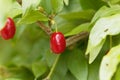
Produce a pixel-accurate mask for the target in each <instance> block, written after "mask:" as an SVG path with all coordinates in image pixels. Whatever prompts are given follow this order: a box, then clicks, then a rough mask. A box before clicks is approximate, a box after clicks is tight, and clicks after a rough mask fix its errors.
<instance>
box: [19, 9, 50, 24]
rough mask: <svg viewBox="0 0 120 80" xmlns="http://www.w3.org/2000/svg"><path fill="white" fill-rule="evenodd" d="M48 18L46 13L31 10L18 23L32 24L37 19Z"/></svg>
mask: <svg viewBox="0 0 120 80" xmlns="http://www.w3.org/2000/svg"><path fill="white" fill-rule="evenodd" d="M47 20H48V18H47V17H46V16H45V15H44V14H42V13H40V12H39V11H34V10H29V12H27V13H26V14H25V15H24V16H23V17H22V19H20V21H19V22H18V23H17V24H18V25H19V24H31V23H34V22H36V21H47Z"/></svg>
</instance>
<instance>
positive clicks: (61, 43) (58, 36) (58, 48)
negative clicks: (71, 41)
mask: <svg viewBox="0 0 120 80" xmlns="http://www.w3.org/2000/svg"><path fill="white" fill-rule="evenodd" d="M50 47H51V50H52V51H53V52H54V53H55V54H61V53H62V52H64V50H65V48H66V41H65V37H64V35H63V34H62V33H61V32H54V33H52V35H51V38H50Z"/></svg>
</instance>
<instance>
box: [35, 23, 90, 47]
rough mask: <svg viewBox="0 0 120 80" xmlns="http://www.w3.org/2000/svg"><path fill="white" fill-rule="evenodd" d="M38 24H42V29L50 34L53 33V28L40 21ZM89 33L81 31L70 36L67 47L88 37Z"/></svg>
mask: <svg viewBox="0 0 120 80" xmlns="http://www.w3.org/2000/svg"><path fill="white" fill-rule="evenodd" d="M37 23H38V25H39V26H40V28H41V29H43V30H44V31H45V32H46V33H47V34H48V35H49V36H50V35H51V34H52V30H51V29H50V28H49V27H47V26H45V25H44V24H43V23H42V22H40V21H38V22H37ZM88 35H89V33H88V32H81V33H79V34H76V35H73V36H71V37H69V38H67V39H66V47H68V46H70V45H72V44H74V43H76V42H78V41H79V40H81V39H84V38H86V37H88Z"/></svg>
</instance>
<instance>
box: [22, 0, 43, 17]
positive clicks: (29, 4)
mask: <svg viewBox="0 0 120 80" xmlns="http://www.w3.org/2000/svg"><path fill="white" fill-rule="evenodd" d="M40 2H41V0H22V11H23V12H22V13H23V15H24V14H26V12H27V10H28V11H29V9H30V8H31V9H37V7H38V5H39V4H40Z"/></svg>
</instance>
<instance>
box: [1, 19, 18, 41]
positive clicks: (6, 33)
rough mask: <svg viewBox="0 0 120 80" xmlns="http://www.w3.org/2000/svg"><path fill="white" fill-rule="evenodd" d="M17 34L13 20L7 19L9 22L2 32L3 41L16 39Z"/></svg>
mask: <svg viewBox="0 0 120 80" xmlns="http://www.w3.org/2000/svg"><path fill="white" fill-rule="evenodd" d="M15 32H16V27H15V23H14V21H13V19H11V18H7V22H6V24H5V26H4V27H3V29H2V30H1V31H0V34H1V36H2V38H3V39H5V40H8V39H11V38H13V37H14V35H15Z"/></svg>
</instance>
